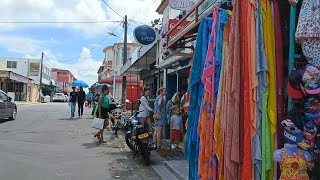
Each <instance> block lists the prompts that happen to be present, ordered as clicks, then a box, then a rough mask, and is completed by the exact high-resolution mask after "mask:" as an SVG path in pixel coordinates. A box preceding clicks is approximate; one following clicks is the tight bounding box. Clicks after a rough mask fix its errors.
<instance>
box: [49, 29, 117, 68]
mask: <svg viewBox="0 0 320 180" xmlns="http://www.w3.org/2000/svg"><path fill="white" fill-rule="evenodd" d="M121 24H122V23H119V24H118V26H117V27H115V28H114V29H113V30H112V33H114V32H115V31H116V30H117V29H118V27H119V26H120V25H121ZM110 36H112V35H110V34H109V35H107V36H106V37H105V38H103V39H102V40H101V41H100V42H99V43H97V44H96V45H95V46H93V47H92V48H90V49H89V50H88V51H86V52H84V53H81V54H80V55H79V56H77V57H75V58H71V59H68V60H63V61H59V60H58V62H69V61H73V60H76V59H79V58H81V57H82V56H84V55H87V54H88V53H90V52H91V51H92V50H94V49H95V48H97V47H98V46H99V45H100V44H101V43H103V42H104V41H105V40H106V39H107V38H108V37H110ZM45 56H46V57H47V58H48V59H49V60H51V59H50V58H49V57H48V56H47V55H45Z"/></svg>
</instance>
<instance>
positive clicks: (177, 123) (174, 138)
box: [170, 105, 184, 149]
mask: <svg viewBox="0 0 320 180" xmlns="http://www.w3.org/2000/svg"><path fill="white" fill-rule="evenodd" d="M172 109H173V112H174V114H173V115H172V117H171V123H170V143H171V149H175V148H176V147H177V146H178V145H179V142H180V137H181V134H182V133H183V129H184V127H183V121H182V117H181V114H180V113H181V110H180V107H179V106H178V105H175V106H174V107H173V108H172Z"/></svg>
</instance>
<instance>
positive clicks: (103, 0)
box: [102, 0, 124, 18]
mask: <svg viewBox="0 0 320 180" xmlns="http://www.w3.org/2000/svg"><path fill="white" fill-rule="evenodd" d="M102 2H103V3H104V4H106V5H107V6H108V7H109V8H110V9H111V10H112V11H113V12H114V13H116V14H117V15H118V16H120V17H122V18H124V16H122V15H121V14H120V13H118V12H117V11H116V10H114V9H113V8H112V7H111V6H110V5H109V4H108V3H107V2H106V1H105V0H102Z"/></svg>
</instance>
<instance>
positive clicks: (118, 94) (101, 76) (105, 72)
mask: <svg viewBox="0 0 320 180" xmlns="http://www.w3.org/2000/svg"><path fill="white" fill-rule="evenodd" d="M123 47H124V44H123V43H117V44H114V45H113V46H108V47H106V48H104V50H103V53H104V54H105V58H104V60H103V63H102V65H101V66H100V68H99V70H98V82H99V83H101V84H104V83H106V84H111V85H112V86H113V90H112V94H113V97H114V99H115V101H116V102H117V101H120V100H121V98H122V91H123V89H122V83H123V77H122V76H121V73H120V70H121V68H122V67H123V65H124V64H125V63H126V62H131V57H132V55H133V53H134V52H136V50H137V49H138V48H140V45H138V44H137V43H128V50H127V60H124V59H123V57H124V48H123ZM137 82H138V85H137ZM139 87H140V79H139V76H137V74H135V75H134V76H131V77H128V78H127V79H126V89H130V92H131V94H132V95H130V96H129V97H128V98H127V99H129V100H130V102H132V101H136V97H137V94H138V95H140V88H139ZM129 106H130V107H132V106H131V105H129Z"/></svg>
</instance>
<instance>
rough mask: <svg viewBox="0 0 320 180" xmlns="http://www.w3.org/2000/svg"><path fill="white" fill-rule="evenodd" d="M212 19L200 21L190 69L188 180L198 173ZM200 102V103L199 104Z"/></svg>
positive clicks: (194, 179) (186, 156) (187, 146)
mask: <svg viewBox="0 0 320 180" xmlns="http://www.w3.org/2000/svg"><path fill="white" fill-rule="evenodd" d="M211 26H212V18H205V19H202V22H201V24H200V27H199V29H198V36H197V41H196V48H195V52H194V58H193V64H192V68H191V75H190V84H189V89H188V91H189V94H190V106H189V112H188V128H187V135H186V146H185V158H186V159H187V160H188V161H189V179H192V180H196V179H198V177H197V172H198V154H199V148H200V146H199V140H200V138H199V136H198V133H197V128H198V122H199V115H200V106H201V100H202V96H203V92H204V85H203V83H202V82H201V77H202V74H203V68H204V63H205V58H206V53H207V49H208V43H209V42H208V41H209V35H210V31H211ZM199 101H200V102H199Z"/></svg>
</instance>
